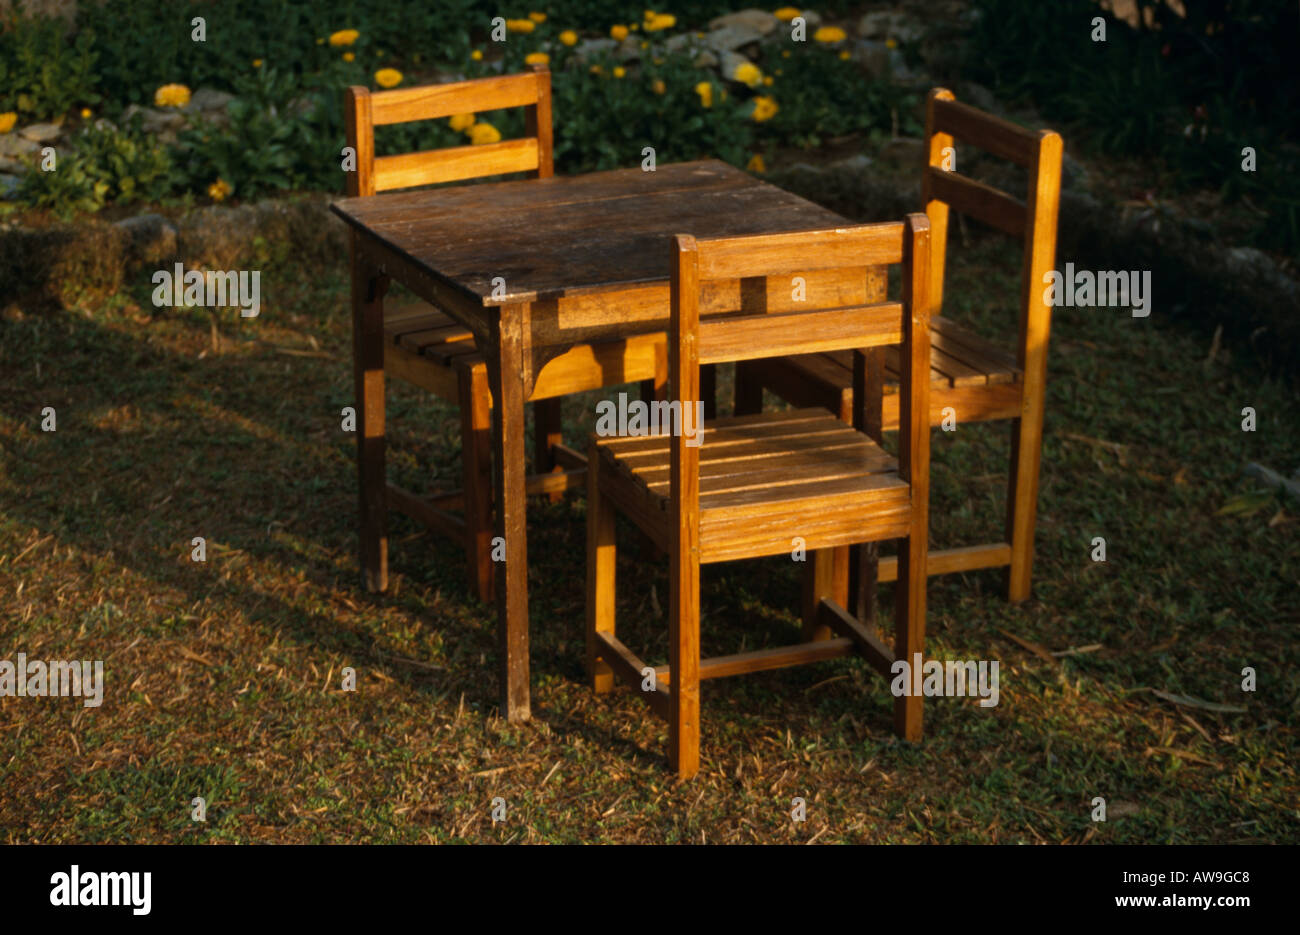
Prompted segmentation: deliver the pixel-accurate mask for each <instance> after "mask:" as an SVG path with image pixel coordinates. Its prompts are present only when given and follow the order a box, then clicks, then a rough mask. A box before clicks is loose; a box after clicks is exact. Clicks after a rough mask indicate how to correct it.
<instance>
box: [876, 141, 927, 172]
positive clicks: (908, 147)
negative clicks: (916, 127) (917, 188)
mask: <svg viewBox="0 0 1300 935" xmlns="http://www.w3.org/2000/svg"><path fill="white" fill-rule="evenodd" d="M924 155H925V140H920V139H916V138H914V137H910V136H896V137H894V138H893V139H892V140H886V141H885V143H884V145H883V146H881V147H880V158H881V159H883V160H884V161H886V162H892V163H894V164H896V165H900V166H919V165H920V164H921V162H922V157H923V156H924Z"/></svg>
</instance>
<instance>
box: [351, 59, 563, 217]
mask: <svg viewBox="0 0 1300 935" xmlns="http://www.w3.org/2000/svg"><path fill="white" fill-rule="evenodd" d="M507 107H524V108H526V111H525V125H526V130H525V132H526V134H527V135H526V136H524V137H523V138H522V139H517V140H502V141H500V142H498V143H485V144H482V145H479V146H455V147H452V148H450V149H432V150H425V151H424V152H418V153H403V154H402V155H399V156H378V157H376V156H375V127H377V126H383V125H385V124H390V123H410V122H412V121H415V120H433V119H436V118H438V117H451V116H453V115H455V114H477V113H482V112H484V111H489V110H501V109H504V108H507ZM343 117H344V123H345V124H346V129H347V139H348V145H349V146H351V147H352V148H353V149H354V150H355V151H356V160H357V169H356V171H355V172H352V173H350V174H349V175H348V194H349V195H354V196H355V195H373V194H375V193H376V192H382V191H389V190H391V189H396V188H414V187H416V186H419V185H433V184H435V183H438V182H456V181H461V180H464V179H475V178H482V177H483V176H486V175H502V174H505V173H509V172H529V173H532V174H533V176H534V177H537V178H547V177H549V176H550V175H551V174H552V172H553V167H552V162H551V73H550V70H549V69H547V68H546V66H544V65H539V66H534V67H533V68H532V70H531V71H528V72H525V73H523V74H518V75H503V76H501V77H497V78H476V79H474V80H472V81H456V82H452V83H450V84H435V85H426V86H425V87H420V88H399V89H397V90H393V91H376V92H373V93H372V92H371V91H370V90H369V89H368V88H364V87H359V86H354V87H350V88H348V89H347V94H346V98H345V100H344V115H343Z"/></svg>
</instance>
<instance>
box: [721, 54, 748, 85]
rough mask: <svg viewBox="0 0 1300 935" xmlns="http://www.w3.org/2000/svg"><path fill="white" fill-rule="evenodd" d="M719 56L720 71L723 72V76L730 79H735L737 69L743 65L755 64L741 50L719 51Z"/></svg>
mask: <svg viewBox="0 0 1300 935" xmlns="http://www.w3.org/2000/svg"><path fill="white" fill-rule="evenodd" d="M719 58H720V61H719V63H718V65H719V67H718V71H720V72H721V73H722V77H724V78H726V79H727V80H728V81H734V80H735V78H733V77H732V76H733V75H734V74H735V73H736V69H737V68H739V67H740V66H741V65H752V64H753V62H751V61H750V60H749V59H747V58H745V56H743V55H741V54H740V53H739V52H725V51H722V52H719Z"/></svg>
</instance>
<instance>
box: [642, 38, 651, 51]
mask: <svg viewBox="0 0 1300 935" xmlns="http://www.w3.org/2000/svg"><path fill="white" fill-rule="evenodd" d="M641 48H643V49H648V48H650V43H648V42H646V41H645V40H644V39H642V40H641Z"/></svg>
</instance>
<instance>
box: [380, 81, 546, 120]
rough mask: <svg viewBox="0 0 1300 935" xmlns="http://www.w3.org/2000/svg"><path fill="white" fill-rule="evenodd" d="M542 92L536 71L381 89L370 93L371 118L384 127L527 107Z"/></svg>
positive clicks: (533, 102) (535, 100)
mask: <svg viewBox="0 0 1300 935" xmlns="http://www.w3.org/2000/svg"><path fill="white" fill-rule="evenodd" d="M538 93H539V92H538V80H537V75H536V74H535V73H529V74H522V75H505V76H502V77H499V78H478V79H475V80H473V81H455V82H452V83H450V84H435V85H429V86H427V87H422V88H401V89H398V90H395V91H377V92H374V93H372V94H371V95H370V107H371V120H372V122H373V123H374V125H375V126H381V125H383V124H389V123H409V122H410V121H412V120H433V119H435V118H438V117H450V116H452V115H454V114H471V113H472V114H477V113H483V112H484V111H489V110H501V109H503V108H507V107H526V106H528V105H530V104H536V103H537V98H538Z"/></svg>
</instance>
